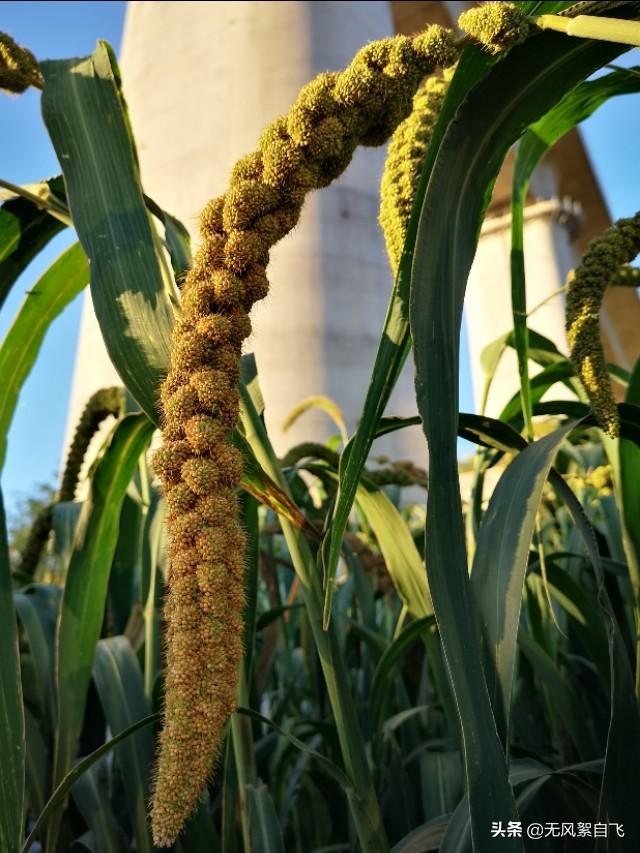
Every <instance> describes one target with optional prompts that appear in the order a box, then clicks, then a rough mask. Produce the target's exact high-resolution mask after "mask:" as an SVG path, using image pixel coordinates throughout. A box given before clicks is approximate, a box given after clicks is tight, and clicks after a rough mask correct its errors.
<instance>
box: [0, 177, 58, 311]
mask: <svg viewBox="0 0 640 853" xmlns="http://www.w3.org/2000/svg"><path fill="white" fill-rule="evenodd" d="M61 183H62V181H61V179H60V178H59V177H58V178H52V179H51V180H49V181H47V182H46V184H47V188H48V189H49V190H50V191H51V192H54V193H55V192H57V191H58V189H59V187H60V185H61ZM63 228H65V225H64V223H63V222H60V220H59V219H55V218H54V217H53V216H51V214H50V213H49V212H48V211H47V210H43V209H42V208H40V207H38V206H37V205H35V204H34V203H33V202H31V201H28V200H27V199H25V198H21V197H17V198H11V199H9V200H8V201H5V202H4V204H3V205H2V207H0V307H1V306H2V305H3V304H4V301H5V299H6V298H7V296H8V294H9V291H10V290H11V286H12V285H13V283H14V282H15V280H16V279H17V278H18V276H19V275H20V273H22V272H23V271H24V270H25V269H26V268H27V266H28V265H29V263H30V262H31V261H32V260H33V258H35V256H36V255H37V254H38V253H39V252H40V251H41V250H42V249H44V247H45V246H46V245H47V243H48V242H49V241H50V240H51V239H52V238H53V237H55V235H56V234H58V233H59V232H60V231H62V229H63Z"/></svg>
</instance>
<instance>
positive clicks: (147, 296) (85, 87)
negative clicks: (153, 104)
mask: <svg viewBox="0 0 640 853" xmlns="http://www.w3.org/2000/svg"><path fill="white" fill-rule="evenodd" d="M41 68H42V73H43V76H44V90H43V93H42V113H43V117H44V121H45V124H46V126H47V130H48V131H49V134H50V136H51V141H52V142H53V146H54V148H55V150H56V154H57V155H58V159H59V160H60V164H61V166H62V171H63V174H64V178H65V184H66V189H67V198H68V201H69V206H70V209H71V213H72V216H73V221H74V225H75V227H76V230H77V232H78V237H79V239H80V242H81V243H82V246H83V247H84V250H85V252H86V253H87V257H88V258H89V261H90V264H91V296H92V299H93V306H94V308H95V312H96V316H97V318H98V322H99V324H100V329H101V331H102V335H103V337H104V340H105V343H106V346H107V350H108V352H109V355H110V357H111V360H112V361H113V364H114V366H115V368H116V370H117V371H118V373H119V374H120V376H121V377H122V380H123V382H124V384H125V385H126V386H127V388H128V389H129V391H130V392H131V394H132V395H133V396H134V397H135V399H136V400H137V401H138V403H139V404H140V406H141V407H142V409H143V410H144V411H145V412H146V413H147V415H148V416H149V418H150V419H151V420H152V421H154V422H157V420H158V411H157V409H156V395H157V393H158V388H159V386H160V384H161V382H162V379H163V377H164V375H165V373H166V371H167V366H168V363H169V343H170V334H171V329H172V326H173V314H174V307H173V304H172V299H173V298H174V295H175V294H174V293H173V292H172V291H173V284H172V281H171V278H170V273H169V271H168V270H167V269H166V267H165V264H164V259H163V257H162V254H161V251H160V244H159V241H158V238H157V235H156V234H155V231H154V230H153V227H152V224H151V221H150V218H149V213H148V212H147V209H146V207H145V203H144V198H143V194H142V188H141V186H140V176H139V172H138V163H137V157H136V153H135V147H134V142H133V138H132V136H131V130H130V127H129V124H128V120H127V116H126V113H125V108H124V105H123V101H122V98H121V94H120V79H119V72H118V70H117V66H116V64H115V59H114V57H113V53H112V51H111V49H110V48H109V47H108V45H107V44H106V43H105V42H99V43H98V46H97V48H96V50H95V53H94V54H93V56H91V57H87V58H85V59H66V60H54V61H49V62H43V63H42V64H41Z"/></svg>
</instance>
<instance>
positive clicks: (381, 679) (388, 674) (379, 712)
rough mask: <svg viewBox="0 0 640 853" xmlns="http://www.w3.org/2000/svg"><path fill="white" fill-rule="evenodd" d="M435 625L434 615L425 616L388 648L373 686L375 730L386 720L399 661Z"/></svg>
mask: <svg viewBox="0 0 640 853" xmlns="http://www.w3.org/2000/svg"><path fill="white" fill-rule="evenodd" d="M434 625H435V617H434V616H433V615H430V616H423V617H422V618H421V619H417V620H416V621H415V622H411V623H410V624H409V625H407V627H406V628H403V630H402V631H401V633H400V634H398V636H397V637H396V638H395V640H394V641H393V642H392V643H391V644H390V645H388V646H387V648H386V649H385V651H384V654H383V655H382V657H381V658H380V661H379V663H378V666H377V667H376V671H375V673H374V676H373V684H372V686H371V700H370V706H371V717H372V720H373V730H374V731H376V732H377V731H379V730H380V727H381V726H382V722H383V720H384V718H385V711H386V699H387V697H388V693H389V691H390V690H391V689H392V687H393V673H394V669H395V666H396V664H397V663H398V660H399V659H400V658H401V657H402V655H404V654H405V653H406V652H407V651H408V650H409V648H410V647H411V646H412V645H413V644H414V643H415V642H416V640H418V639H419V638H420V637H421V636H422V635H423V634H424V633H425V632H426V631H428V630H429V629H431V628H432V627H433V626H434Z"/></svg>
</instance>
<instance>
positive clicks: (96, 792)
mask: <svg viewBox="0 0 640 853" xmlns="http://www.w3.org/2000/svg"><path fill="white" fill-rule="evenodd" d="M108 775H109V771H108V765H107V761H106V759H105V758H103V759H102V760H101V761H96V763H95V764H93V765H92V766H91V767H90V768H89V769H88V770H87V772H86V773H83V775H82V776H81V777H80V778H79V779H78V780H77V782H76V783H75V785H74V786H73V788H72V789H71V795H72V797H73V799H74V802H75V804H76V805H77V807H78V809H79V811H80V813H81V814H82V817H83V818H84V820H85V823H86V824H87V826H88V827H89V828H90V830H91V831H92V832H93V836H94V838H95V840H96V847H95V849H96V853H127V850H128V848H129V845H128V844H127V839H126V836H125V834H124V832H123V831H122V828H121V827H120V826H119V825H118V822H117V820H116V819H115V816H114V814H113V809H112V808H111V803H110V801H109V779H108Z"/></svg>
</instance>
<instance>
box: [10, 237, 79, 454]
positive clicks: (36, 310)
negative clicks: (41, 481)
mask: <svg viewBox="0 0 640 853" xmlns="http://www.w3.org/2000/svg"><path fill="white" fill-rule="evenodd" d="M88 281H89V268H88V266H87V259H86V256H85V254H84V252H83V251H82V248H81V247H80V245H79V244H78V243H76V244H75V245H73V246H71V248H69V249H67V250H66V252H63V253H62V255H60V257H59V258H58V260H57V261H55V262H54V263H53V264H52V265H51V266H50V267H49V269H48V270H47V272H46V273H44V275H43V276H42V277H41V278H40V279H39V281H38V282H37V284H36V285H35V287H33V288H32V289H31V290H30V291H29V293H28V294H27V296H26V299H25V301H24V303H23V305H22V308H21V309H20V311H19V313H18V316H17V317H16V318H15V320H14V321H13V325H12V326H11V328H10V329H9V331H8V332H7V335H6V337H5V339H4V341H3V342H2V347H0V377H1V380H2V396H1V397H0V468H2V466H3V465H4V460H5V457H6V453H7V433H8V432H9V427H10V426H11V421H12V419H13V414H14V412H15V409H16V405H17V403H18V396H19V394H20V389H21V388H22V385H23V384H24V381H25V379H26V378H27V376H28V375H29V373H30V371H31V368H32V367H33V365H34V362H35V360H36V358H37V356H38V352H39V351H40V347H41V346H42V342H43V340H44V336H45V335H46V333H47V329H48V328H49V326H50V324H51V322H52V321H53V320H55V318H56V317H57V316H58V315H59V314H60V312H61V311H62V310H63V308H66V306H67V305H68V304H69V302H71V300H72V299H73V298H74V297H75V296H77V295H78V293H80V291H81V290H82V288H83V287H85V285H86V284H87V283H88Z"/></svg>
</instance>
